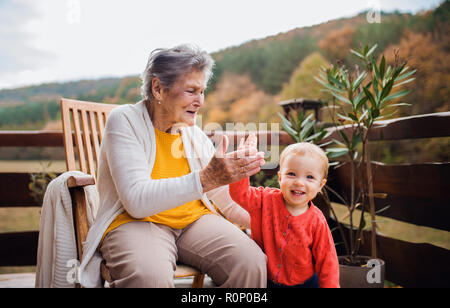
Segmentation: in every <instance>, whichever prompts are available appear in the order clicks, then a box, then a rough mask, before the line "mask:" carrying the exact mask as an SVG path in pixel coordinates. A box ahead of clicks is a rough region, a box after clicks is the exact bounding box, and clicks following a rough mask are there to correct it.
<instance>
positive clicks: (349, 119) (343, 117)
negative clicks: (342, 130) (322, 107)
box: [336, 113, 352, 122]
mask: <svg viewBox="0 0 450 308" xmlns="http://www.w3.org/2000/svg"><path fill="white" fill-rule="evenodd" d="M336 115H337V116H338V117H339V118H341V119H343V120H345V121H349V122H352V119H351V118H350V117H347V116H345V115H343V114H340V113H336Z"/></svg>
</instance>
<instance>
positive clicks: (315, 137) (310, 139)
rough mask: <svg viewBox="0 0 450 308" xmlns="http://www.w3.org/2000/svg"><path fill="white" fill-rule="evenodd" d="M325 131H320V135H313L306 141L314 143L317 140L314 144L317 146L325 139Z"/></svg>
mask: <svg viewBox="0 0 450 308" xmlns="http://www.w3.org/2000/svg"><path fill="white" fill-rule="evenodd" d="M323 133H324V132H323V131H320V132H318V133H315V134H313V135H311V136H309V137H308V138H306V139H305V141H312V140H315V142H314V144H317V143H318V142H320V141H321V140H322V139H323V136H322V135H323ZM321 136H322V138H319V137H321Z"/></svg>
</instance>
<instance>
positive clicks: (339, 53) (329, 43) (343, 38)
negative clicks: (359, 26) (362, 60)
mask: <svg viewBox="0 0 450 308" xmlns="http://www.w3.org/2000/svg"><path fill="white" fill-rule="evenodd" d="M354 34H355V29H354V28H353V27H350V26H344V27H343V28H341V29H339V30H332V31H331V32H330V33H329V34H328V35H327V36H325V37H324V38H323V39H322V40H320V42H319V47H320V48H321V49H322V50H323V51H324V52H325V54H326V55H327V56H328V57H329V59H333V60H335V59H344V58H345V56H346V55H347V54H348V52H349V51H350V48H351V46H352V43H353V35H354Z"/></svg>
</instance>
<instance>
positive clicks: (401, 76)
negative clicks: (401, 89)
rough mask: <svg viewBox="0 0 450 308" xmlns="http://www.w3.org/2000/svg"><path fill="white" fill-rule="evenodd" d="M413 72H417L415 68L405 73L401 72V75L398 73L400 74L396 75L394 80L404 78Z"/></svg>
mask: <svg viewBox="0 0 450 308" xmlns="http://www.w3.org/2000/svg"><path fill="white" fill-rule="evenodd" d="M415 72H417V70H416V69H415V70H412V71H409V72H407V73H405V74H403V75H400V76H398V77H397V78H395V81H400V80H402V79H405V78H407V77H409V76H411V75H412V74H414V73H415Z"/></svg>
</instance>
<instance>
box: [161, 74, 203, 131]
mask: <svg viewBox="0 0 450 308" xmlns="http://www.w3.org/2000/svg"><path fill="white" fill-rule="evenodd" d="M205 87H206V84H205V74H204V73H203V72H202V71H199V70H194V71H192V72H189V73H186V74H184V75H182V76H181V77H180V78H179V79H178V80H177V81H176V82H175V83H174V84H173V85H172V86H171V87H170V89H163V90H162V91H160V94H161V96H160V98H161V99H160V101H161V104H158V103H157V104H158V106H157V108H158V109H159V110H158V111H159V112H158V114H159V119H158V120H160V121H161V120H162V121H163V122H165V123H164V124H165V125H164V126H165V129H164V130H167V129H170V128H171V127H172V126H173V125H174V124H177V123H183V124H186V125H189V126H192V125H194V124H195V118H196V116H197V112H198V110H199V109H200V107H201V106H203V102H204V100H205V97H204V91H205Z"/></svg>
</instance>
